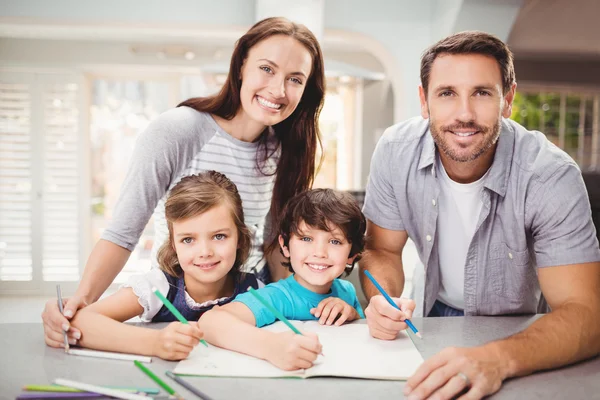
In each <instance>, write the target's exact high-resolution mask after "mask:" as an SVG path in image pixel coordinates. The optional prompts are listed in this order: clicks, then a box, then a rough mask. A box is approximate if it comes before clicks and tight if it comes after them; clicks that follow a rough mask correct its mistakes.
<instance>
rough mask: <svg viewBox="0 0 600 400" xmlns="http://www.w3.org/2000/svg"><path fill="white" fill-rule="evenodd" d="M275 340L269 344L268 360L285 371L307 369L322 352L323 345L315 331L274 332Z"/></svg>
mask: <svg viewBox="0 0 600 400" xmlns="http://www.w3.org/2000/svg"><path fill="white" fill-rule="evenodd" d="M274 338H275V340H274V341H273V343H271V344H270V345H269V350H270V352H269V353H270V354H269V355H268V356H267V361H269V362H270V363H271V364H273V365H275V366H276V367H278V368H281V369H283V370H285V371H294V370H297V369H307V368H310V367H312V365H313V362H314V361H315V360H316V359H317V357H318V356H319V354H320V353H321V350H322V346H321V343H320V342H319V338H318V337H317V335H316V334H315V333H312V332H303V333H302V335H298V334H296V333H294V332H282V333H276V334H274Z"/></svg>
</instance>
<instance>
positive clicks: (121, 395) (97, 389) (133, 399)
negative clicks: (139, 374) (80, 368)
mask: <svg viewBox="0 0 600 400" xmlns="http://www.w3.org/2000/svg"><path fill="white" fill-rule="evenodd" d="M54 383H55V384H57V385H61V386H67V387H72V388H75V389H81V390H85V391H86V392H93V393H100V394H104V395H107V396H111V397H116V398H117V399H125V400H148V397H147V396H143V395H140V394H135V393H127V392H123V391H121V390H116V389H108V388H105V387H102V386H96V385H90V384H89V383H82V382H75V381H71V380H68V379H55V380H54Z"/></svg>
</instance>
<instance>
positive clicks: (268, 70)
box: [260, 65, 273, 74]
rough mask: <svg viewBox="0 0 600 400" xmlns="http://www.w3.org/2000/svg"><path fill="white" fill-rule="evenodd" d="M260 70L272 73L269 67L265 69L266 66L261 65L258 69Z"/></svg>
mask: <svg viewBox="0 0 600 400" xmlns="http://www.w3.org/2000/svg"><path fill="white" fill-rule="evenodd" d="M260 69H262V70H263V71H265V72H268V73H269V74H270V73H272V72H273V70H272V69H271V67H267V66H266V65H263V66H262V67H260Z"/></svg>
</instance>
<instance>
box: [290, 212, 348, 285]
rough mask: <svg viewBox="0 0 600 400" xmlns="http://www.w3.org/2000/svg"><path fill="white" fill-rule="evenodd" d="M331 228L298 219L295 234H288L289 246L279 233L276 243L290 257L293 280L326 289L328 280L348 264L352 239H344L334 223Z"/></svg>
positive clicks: (338, 274)
mask: <svg viewBox="0 0 600 400" xmlns="http://www.w3.org/2000/svg"><path fill="white" fill-rule="evenodd" d="M330 228H332V229H331V231H330V232H327V231H322V230H320V229H317V228H313V227H311V226H309V225H307V224H306V223H305V222H304V221H302V222H301V223H300V226H299V229H298V234H297V235H296V234H292V235H291V236H290V243H289V247H286V246H285V245H284V243H283V238H282V237H281V236H279V244H280V245H281V249H282V250H283V254H284V255H285V256H286V257H288V258H289V259H290V262H291V264H292V267H293V268H294V272H295V274H296V281H297V282H298V283H299V284H301V285H302V286H304V287H305V288H307V289H309V290H311V291H313V292H315V293H322V294H324V293H327V292H329V289H330V288H331V283H332V282H333V280H334V279H336V278H337V277H339V276H340V275H341V274H342V273H343V272H344V270H345V269H346V264H351V263H352V261H353V259H354V257H350V250H351V249H352V243H350V242H348V240H347V239H346V237H345V236H344V234H343V232H342V231H341V230H340V229H339V228H338V227H337V226H333V225H332V226H330Z"/></svg>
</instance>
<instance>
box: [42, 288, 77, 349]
mask: <svg viewBox="0 0 600 400" xmlns="http://www.w3.org/2000/svg"><path fill="white" fill-rule="evenodd" d="M87 305H88V304H87V302H86V301H85V299H84V298H83V297H82V296H78V295H75V296H73V297H71V298H68V299H63V309H64V311H65V313H64V315H63V314H61V313H60V310H59V309H58V303H57V302H56V300H48V301H47V302H46V306H45V307H44V311H43V312H42V321H43V323H44V339H45V341H46V344H47V345H48V346H50V347H63V346H64V345H65V344H64V339H63V338H64V336H63V331H65V332H67V336H68V337H69V344H71V345H75V344H77V341H78V340H79V339H81V332H80V331H79V330H78V329H75V328H71V324H70V323H69V320H70V319H73V317H74V316H75V313H76V312H77V310H79V309H81V308H83V307H85V306H87Z"/></svg>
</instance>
